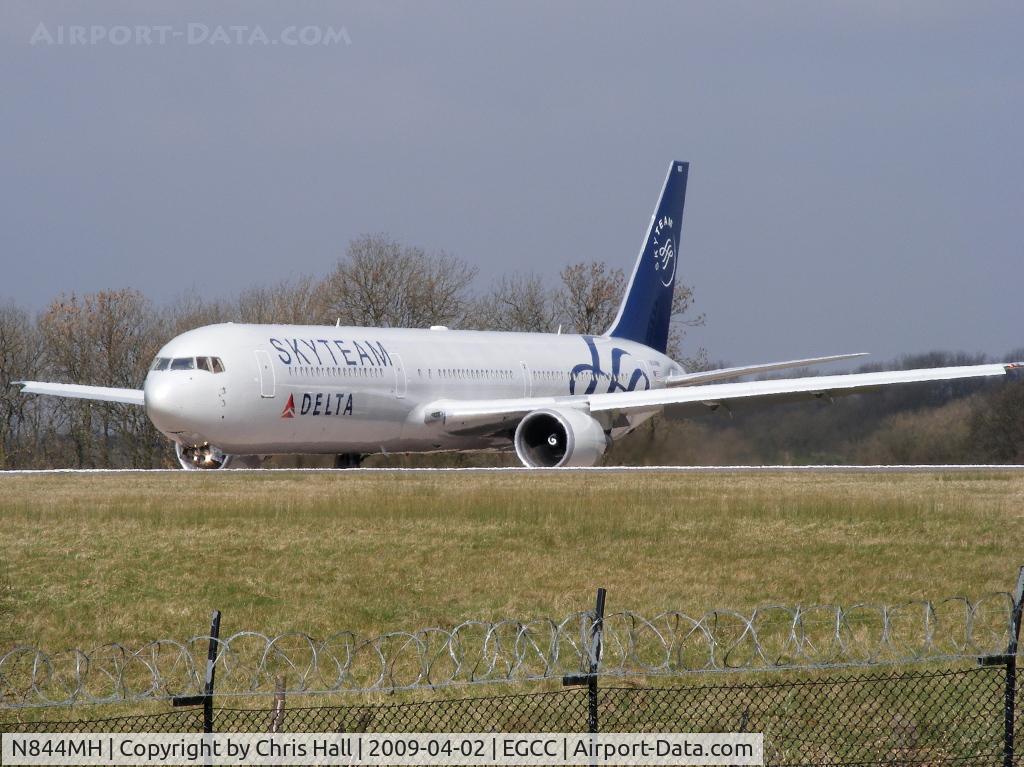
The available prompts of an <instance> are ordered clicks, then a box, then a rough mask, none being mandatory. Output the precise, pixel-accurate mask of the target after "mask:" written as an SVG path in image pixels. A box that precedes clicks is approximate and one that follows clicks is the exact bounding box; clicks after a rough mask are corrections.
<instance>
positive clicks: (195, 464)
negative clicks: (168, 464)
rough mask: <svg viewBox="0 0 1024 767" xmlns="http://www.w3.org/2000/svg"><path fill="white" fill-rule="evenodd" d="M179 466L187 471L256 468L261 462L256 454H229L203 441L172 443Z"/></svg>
mask: <svg viewBox="0 0 1024 767" xmlns="http://www.w3.org/2000/svg"><path fill="white" fill-rule="evenodd" d="M174 452H175V453H176V454H177V456H178V463H179V464H180V465H181V468H183V469H186V470H188V471H196V470H209V469H227V468H229V467H230V468H234V469H258V468H259V467H260V464H261V460H260V456H258V455H230V454H228V453H225V452H224V451H223V450H221V449H220V448H219V447H216V446H215V445H211V444H210V443H209V442H204V443H203V444H202V445H182V444H181V443H180V442H176V443H174Z"/></svg>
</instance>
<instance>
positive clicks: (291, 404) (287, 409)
mask: <svg viewBox="0 0 1024 767" xmlns="http://www.w3.org/2000/svg"><path fill="white" fill-rule="evenodd" d="M281 417H282V418H294V417H295V395H294V394H289V395H288V404H286V405H285V406H284V410H282V411H281Z"/></svg>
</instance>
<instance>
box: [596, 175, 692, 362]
mask: <svg viewBox="0 0 1024 767" xmlns="http://www.w3.org/2000/svg"><path fill="white" fill-rule="evenodd" d="M689 172H690V164H689V163H688V162H679V161H675V162H673V163H672V164H671V165H670V166H669V169H668V177H667V178H666V179H665V186H664V187H663V188H662V190H661V198H660V199H659V200H658V206H657V207H656V208H655V209H654V215H653V216H652V217H651V224H650V226H649V227H648V228H647V236H646V238H645V239H644V244H643V246H642V247H641V249H640V255H639V256H638V257H637V260H636V265H635V266H634V267H633V274H632V276H631V277H630V278H629V284H628V285H627V286H626V295H625V297H624V298H623V299H622V305H621V306H620V307H619V313H618V314H617V315H616V316H615V320H614V321H613V322H612V326H611V327H610V328H609V329H608V331H607V333H605V335H608V336H612V337H614V338H626V339H629V340H630V341H636V342H638V343H641V344H645V345H646V346H650V347H651V348H652V349H657V350H658V351H659V352H664V351H665V349H666V347H667V346H668V329H669V323H670V322H671V320H672V292H673V289H674V288H675V284H676V271H677V266H678V260H679V258H678V256H679V236H680V234H681V233H682V229H683V203H684V202H685V201H686V179H687V176H688V175H689Z"/></svg>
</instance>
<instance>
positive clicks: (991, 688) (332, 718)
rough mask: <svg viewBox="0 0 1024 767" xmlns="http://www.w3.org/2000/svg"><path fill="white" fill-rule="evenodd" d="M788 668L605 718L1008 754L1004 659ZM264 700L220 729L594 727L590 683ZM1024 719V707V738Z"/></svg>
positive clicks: (184, 716) (192, 727)
mask: <svg viewBox="0 0 1024 767" xmlns="http://www.w3.org/2000/svg"><path fill="white" fill-rule="evenodd" d="M778 676H779V675H772V676H771V678H768V679H764V680H758V681H731V680H730V681H722V682H720V683H716V684H710V685H706V684H699V685H673V686H668V687H652V686H637V687H623V686H614V687H606V688H601V689H600V690H599V691H598V694H597V723H598V728H599V730H601V731H606V732H644V731H647V732H735V731H744V732H763V733H764V735H765V762H766V764H773V765H790V764H792V765H797V764H801V765H803V764H844V765H868V764H873V765H874V764H922V765H923V764H928V765H940V764H942V765H959V764H987V765H1000V764H1004V763H1005V759H1004V758H1005V746H1006V743H1005V731H1004V713H1005V712H1004V702H1005V701H1004V694H1005V682H1006V679H1005V668H1004V667H1002V666H976V667H960V668H934V669H931V668H927V669H921V668H915V669H913V670H910V671H906V672H895V671H891V672H888V673H878V674H851V673H849V672H828V673H824V672H817V673H813V674H810V673H806V672H801V673H797V672H789V671H787V672H784V673H783V674H782V675H781V676H782V677H783V678H781V679H780V678H778ZM406 695H408V693H406ZM392 697H396V696H392ZM397 697H401V694H400V695H399V696H397ZM1020 697H1021V696H1020V695H1019V694H1018V701H1017V703H1018V706H1017V708H1016V710H1017V711H1020V710H1021V709H1020V703H1021V701H1020ZM262 700H263V702H264V703H266V704H267V705H264V706H262V707H260V708H216V709H215V710H214V717H213V729H214V731H219V732H281V733H287V732H348V733H355V732H495V731H497V732H586V731H587V730H588V716H589V707H590V699H589V694H588V691H587V690H586V689H583V688H578V687H575V688H565V689H562V690H556V691H547V692H533V693H520V694H512V695H501V696H487V697H467V698H458V699H447V700H425V701H424V700H420V701H405V702H403V701H400V700H399V701H393V702H384V703H369V702H365V703H359V704H354V705H343V706H318V707H308V706H285V705H280V700H279V701H278V702H277V703H276V704H273V705H271V704H270V702H269V701H267V700H266V699H262ZM1022 724H1024V723H1022V718H1021V717H1020V716H1019V715H1018V716H1017V718H1016V722H1015V727H1016V733H1017V735H1018V738H1019V736H1020V734H1021V731H1022ZM2 729H3V730H4V731H6V732H175V733H176V732H201V731H202V730H203V711H202V709H200V708H188V709H179V710H175V711H168V712H166V713H161V714H153V715H144V716H132V717H121V718H108V719H91V720H85V719H82V720H74V721H68V720H63V721H40V722H20V723H18V722H8V723H6V724H4V725H2ZM1019 763H1020V762H1019V760H1017V761H1013V762H1011V764H1019Z"/></svg>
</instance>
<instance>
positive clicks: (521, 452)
mask: <svg viewBox="0 0 1024 767" xmlns="http://www.w3.org/2000/svg"><path fill="white" fill-rule="evenodd" d="M515 446H516V455H518V456H519V460H520V461H522V462H523V465H524V466H530V467H535V468H548V469H550V468H555V467H558V466H593V465H594V464H596V463H597V462H598V460H600V458H601V456H602V455H604V451H605V448H607V447H608V438H607V437H606V436H605V433H604V429H603V428H601V424H599V423H598V422H597V421H596V420H595V419H594V418H593V417H592V416H590V415H588V414H587V413H584V412H582V411H580V410H575V409H573V408H565V409H564V410H555V409H551V408H545V409H544V410H535V411H533V412H532V413H530V414H529V415H527V416H526V417H525V418H524V419H523V420H522V421H520V422H519V427H518V428H517V429H516V436H515Z"/></svg>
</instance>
